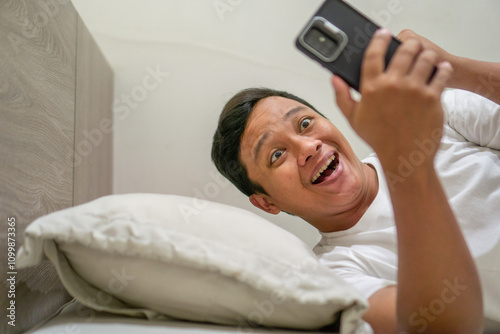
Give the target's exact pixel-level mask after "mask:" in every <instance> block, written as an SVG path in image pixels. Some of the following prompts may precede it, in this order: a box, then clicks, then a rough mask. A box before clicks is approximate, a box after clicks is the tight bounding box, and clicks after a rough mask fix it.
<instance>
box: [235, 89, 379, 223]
mask: <svg viewBox="0 0 500 334" xmlns="http://www.w3.org/2000/svg"><path fill="white" fill-rule="evenodd" d="M241 158H242V161H243V163H244V165H245V166H246V168H247V170H248V176H249V178H250V179H251V180H252V181H254V182H256V183H258V184H260V185H261V186H263V188H264V189H265V190H266V192H267V193H268V196H267V195H263V194H254V195H252V196H251V197H250V200H251V202H252V203H253V204H254V205H256V206H257V207H259V208H261V209H263V210H264V211H267V212H270V213H278V212H279V211H281V210H283V211H287V212H289V213H293V214H295V215H297V216H300V217H302V218H303V219H305V220H306V221H308V222H309V223H310V224H312V225H313V226H315V227H317V228H318V229H319V230H320V231H327V230H330V229H331V226H330V227H329V226H328V225H325V224H327V222H329V223H330V224H331V222H332V221H342V220H344V218H347V217H348V216H349V215H352V214H353V213H355V212H356V211H357V208H358V207H359V206H360V205H361V204H362V203H361V202H363V200H364V199H365V197H366V192H367V191H368V190H367V186H366V183H367V182H366V179H367V176H366V175H365V174H366V167H367V166H366V165H364V164H363V163H362V162H361V161H360V160H359V159H358V158H357V157H356V155H355V154H354V152H353V150H352V148H351V146H350V145H349V143H348V142H347V140H346V139H345V137H344V136H343V135H342V134H341V133H340V131H339V130H338V129H337V128H336V127H335V126H334V125H333V124H332V123H331V122H330V121H328V120H327V119H325V118H323V117H322V116H321V115H319V114H318V113H316V112H315V111H314V110H312V109H310V108H308V107H306V106H305V105H303V104H301V103H299V102H297V101H295V100H291V99H286V98H283V97H275V96H273V97H268V98H265V99H262V100H261V101H259V102H258V103H257V104H256V105H255V107H254V110H253V112H252V114H251V115H250V118H249V119H248V122H247V126H246V129H245V131H244V133H243V137H242V141H241ZM368 168H369V167H368Z"/></svg>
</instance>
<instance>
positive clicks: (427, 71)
mask: <svg viewBox="0 0 500 334" xmlns="http://www.w3.org/2000/svg"><path fill="white" fill-rule="evenodd" d="M437 62H438V55H437V54H436V53H435V52H434V51H431V50H425V51H423V52H422V53H420V55H419V56H418V59H417V61H416V62H415V66H414V67H413V69H412V73H411V76H412V79H413V80H417V81H419V82H422V81H423V82H425V83H426V82H428V81H429V78H430V76H431V74H432V71H434V66H435V65H436V64H437Z"/></svg>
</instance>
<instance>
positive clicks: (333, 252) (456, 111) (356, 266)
mask: <svg viewBox="0 0 500 334" xmlns="http://www.w3.org/2000/svg"><path fill="white" fill-rule="evenodd" d="M442 102H443V109H444V110H445V118H446V124H445V126H444V128H445V129H444V135H443V139H442V141H441V146H440V148H439V152H438V154H437V155H436V159H435V167H436V170H437V171H438V174H439V176H440V178H441V182H442V184H443V188H444V189H445V192H446V194H447V196H448V199H449V202H450V205H451V207H452V208H453V210H454V212H455V215H456V217H457V220H458V221H459V224H460V226H461V228H462V232H463V234H464V236H465V238H466V240H467V243H468V245H469V249H470V251H471V253H472V256H473V257H474V259H475V261H476V264H477V268H478V271H479V275H480V279H481V283H482V288H483V300H484V303H485V316H486V318H488V319H492V320H494V321H495V322H499V323H500V151H499V150H500V106H499V105H497V104H495V103H493V102H492V101H490V100H488V99H485V98H482V97H480V96H479V95H476V94H472V93H469V92H466V91H461V90H449V91H446V92H444V93H443V97H442ZM421 154H425V145H422V153H421ZM413 158H414V161H413V163H418V154H415V155H414V156H413ZM364 162H365V163H368V164H371V165H373V166H374V167H375V169H376V170H377V174H378V177H379V191H378V194H377V196H376V198H375V200H374V202H373V203H372V205H371V206H370V207H369V209H368V210H367V212H366V213H365V214H364V215H363V217H362V218H361V219H360V221H359V222H358V223H357V224H356V225H355V226H354V227H352V228H350V229H348V230H345V231H340V232H332V233H322V239H321V240H320V242H319V243H318V245H316V247H315V248H314V252H315V253H316V255H317V256H318V257H319V258H320V260H321V261H322V262H323V263H325V264H327V265H328V266H329V267H330V268H332V269H333V270H334V271H335V272H336V273H337V274H338V275H339V276H340V277H342V278H344V279H345V280H347V281H348V282H350V283H352V284H353V285H354V286H355V287H356V288H357V289H359V290H360V291H361V292H362V293H363V294H364V295H365V296H366V297H367V298H368V297H369V296H371V295H372V294H373V293H374V292H376V291H377V290H379V289H381V288H383V287H386V286H389V285H392V284H396V280H397V241H396V229H395V223H394V216H393V211H392V204H391V200H390V196H389V191H388V187H387V184H386V180H385V178H384V175H383V172H382V168H381V166H380V163H379V161H378V159H377V158H376V156H375V155H370V156H369V157H368V158H366V159H365V160H364ZM402 164H403V165H404V163H402ZM411 166H412V164H411V163H410V162H409V161H408V164H407V165H405V167H406V169H404V168H403V169H402V172H403V174H405V173H411V168H412V167H411ZM402 180H404V178H403V179H402ZM388 181H390V182H404V181H401V180H399V179H397V178H394V179H393V178H391V180H388ZM430 223H432V222H422V228H424V229H425V225H426V224H430ZM418 279H419V278H418V277H415V280H418ZM446 285H447V286H448V287H449V288H450V293H451V294H450V296H448V297H449V298H448V299H451V298H452V297H453V295H452V294H453V293H455V294H456V295H459V294H460V291H461V289H464V288H465V287H464V286H463V285H461V284H460V281H454V282H451V281H450V282H444V285H443V287H445V286H446ZM445 302H446V300H445V301H443V302H442V305H439V302H437V303H436V305H434V307H435V308H436V309H437V307H442V306H443V305H445Z"/></svg>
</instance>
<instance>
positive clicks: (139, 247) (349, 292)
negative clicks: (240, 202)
mask: <svg viewBox="0 0 500 334" xmlns="http://www.w3.org/2000/svg"><path fill="white" fill-rule="evenodd" d="M194 203H197V206H196V208H197V209H196V210H195V204H194ZM16 260H17V266H18V267H19V268H27V267H30V266H36V265H38V264H39V263H41V262H43V261H46V260H49V261H50V262H51V263H52V264H53V265H54V267H55V268H56V270H57V274H58V277H59V279H60V280H61V282H62V284H63V285H64V288H65V289H66V291H67V292H68V293H69V294H70V295H71V296H72V297H73V298H74V300H73V301H72V302H71V303H69V304H68V305H66V306H65V307H64V308H63V309H62V310H61V312H60V313H59V314H58V315H57V316H55V317H54V318H53V319H52V320H50V321H49V322H47V323H46V324H45V325H44V326H43V327H39V328H38V329H37V332H39V331H41V332H42V333H43V331H44V330H49V331H51V330H58V328H59V327H57V326H70V327H71V326H79V327H81V328H82V329H85V330H87V329H88V330H89V331H90V332H95V331H97V330H99V327H103V328H107V329H104V330H109V326H113V327H117V330H118V329H120V333H121V332H125V331H122V329H121V327H127V328H128V329H127V330H130V331H134V330H138V328H142V327H145V328H147V329H148V330H150V331H155V330H156V331H158V330H165V328H171V330H172V332H176V333H177V332H179V331H180V330H181V329H182V330H184V331H185V332H186V333H205V332H207V333H212V332H213V333H216V332H220V333H233V332H234V333H236V332H238V333H241V332H249V330H251V331H250V332H255V331H256V330H258V331H257V332H258V333H260V332H262V333H266V332H269V331H271V332H276V331H277V332H279V333H289V332H291V331H292V332H296V331H297V330H299V331H309V332H310V331H313V332H314V331H318V330H320V329H325V328H327V330H328V331H330V332H332V331H333V332H339V333H370V332H371V329H370V327H369V326H368V325H367V324H366V322H364V321H363V320H362V315H363V314H364V312H365V311H366V309H367V301H366V300H365V299H364V298H363V297H362V296H361V295H360V294H359V293H358V291H357V290H355V289H354V288H353V287H352V286H350V285H349V284H348V283H346V282H345V281H343V280H342V279H341V278H339V277H337V276H336V275H335V274H334V273H333V272H332V271H331V270H330V269H329V268H327V267H326V266H324V265H323V264H321V263H320V262H319V261H318V259H317V258H316V256H315V255H314V253H313V252H312V251H311V249H310V248H309V247H308V246H307V245H306V244H305V243H304V242H303V241H302V240H301V239H299V238H298V237H296V236H295V235H293V234H292V233H290V232H288V231H286V230H284V229H282V228H280V227H278V226H276V225H275V224H273V223H271V222H269V221H267V220H265V219H264V218H262V217H260V216H258V215H256V214H253V213H251V212H249V211H246V210H243V209H240V208H236V207H232V206H229V205H225V204H221V203H216V202H209V201H206V202H204V203H203V207H200V206H199V201H196V202H195V199H194V198H190V197H184V196H178V195H165V194H123V195H109V196H104V197H101V198H98V199H96V200H94V201H91V202H88V203H85V204H81V205H78V206H75V207H71V208H67V209H64V210H59V211H56V212H53V213H51V214H48V215H45V216H42V217H40V218H38V219H36V220H35V221H34V222H33V223H31V224H30V225H29V226H28V227H27V228H26V230H25V238H24V242H23V245H22V247H21V248H20V250H19V252H18V254H17V259H16ZM94 315H95V318H94ZM172 319H179V320H183V321H184V322H182V321H179V320H175V321H174V320H172ZM208 323H211V324H218V325H224V326H225V327H221V326H215V325H208ZM54 326H55V329H54V328H53V329H51V328H52V327H54ZM96 326H97V327H96ZM264 328H267V329H264ZM272 328H274V329H272ZM276 328H281V329H280V330H277V329H276ZM113 330H114V329H113ZM141 332H142V329H141Z"/></svg>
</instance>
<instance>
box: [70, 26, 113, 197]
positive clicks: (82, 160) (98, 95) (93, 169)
mask: <svg viewBox="0 0 500 334" xmlns="http://www.w3.org/2000/svg"><path fill="white" fill-rule="evenodd" d="M77 38H78V40H77V49H78V56H77V65H76V67H77V71H76V119H75V180H74V182H75V186H74V189H75V191H74V205H78V204H81V203H85V202H88V201H91V200H93V199H96V198H98V197H101V196H104V195H109V194H111V192H112V156H113V150H112V149H113V148H112V137H113V133H112V131H113V129H112V119H113V115H112V103H113V72H112V71H111V68H110V67H109V65H108V63H107V62H106V60H105V58H104V56H103V55H102V54H101V51H100V50H99V48H98V47H97V44H96V43H95V41H94V39H93V38H92V36H91V35H90V33H89V31H88V30H87V27H85V24H84V23H83V22H82V20H81V19H80V18H78V29H77Z"/></svg>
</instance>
